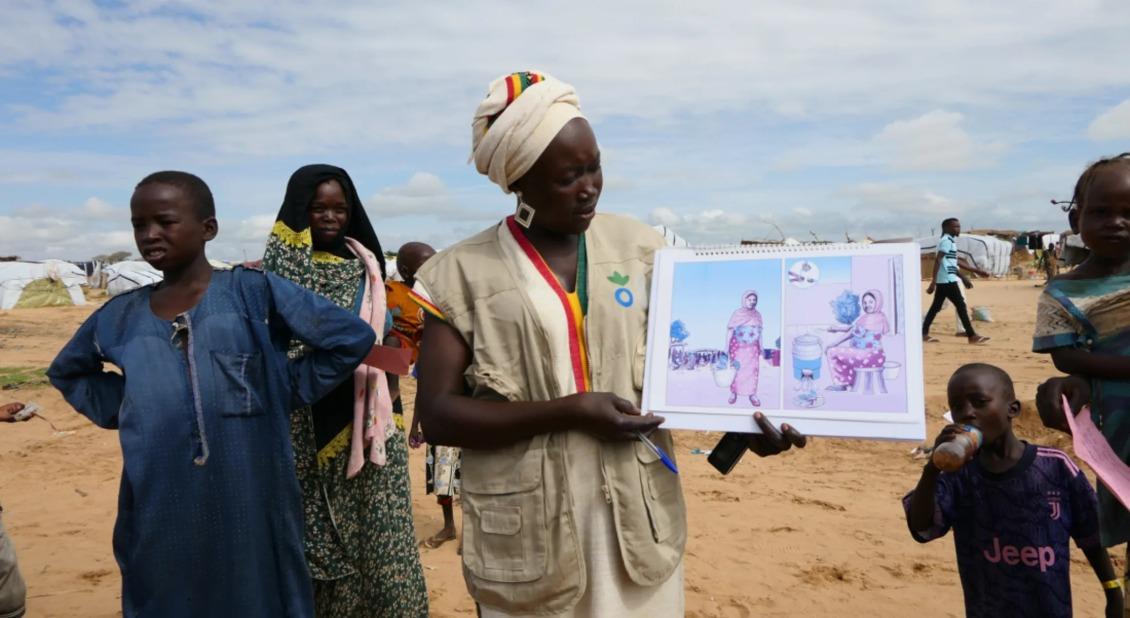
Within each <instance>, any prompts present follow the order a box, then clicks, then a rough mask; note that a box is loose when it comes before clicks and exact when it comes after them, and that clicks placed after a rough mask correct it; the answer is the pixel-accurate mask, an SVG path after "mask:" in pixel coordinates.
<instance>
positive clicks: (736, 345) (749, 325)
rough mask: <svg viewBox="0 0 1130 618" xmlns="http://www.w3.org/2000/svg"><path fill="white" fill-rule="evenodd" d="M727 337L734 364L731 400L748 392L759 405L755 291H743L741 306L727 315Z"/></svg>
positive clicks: (758, 330) (758, 316)
mask: <svg viewBox="0 0 1130 618" xmlns="http://www.w3.org/2000/svg"><path fill="white" fill-rule="evenodd" d="M726 334H727V338H728V339H729V353H730V363H731V364H732V365H733V367H734V368H735V372H734V381H733V382H731V383H730V403H731V404H733V403H735V402H737V400H738V396H739V395H742V396H748V397H749V402H750V403H751V404H753V405H755V406H759V405H761V400H760V399H758V398H757V380H758V377H759V376H760V374H761V313H759V312H758V311H757V292H755V291H753V290H749V291H747V292H746V293H745V294H742V306H741V307H740V308H739V309H738V310H737V311H735V312H734V314H733V315H731V316H730V323H729V324H727V325H726Z"/></svg>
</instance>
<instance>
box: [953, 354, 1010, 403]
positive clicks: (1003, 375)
mask: <svg viewBox="0 0 1130 618" xmlns="http://www.w3.org/2000/svg"><path fill="white" fill-rule="evenodd" d="M977 371H984V372H988V373H991V374H993V376H994V377H996V379H997V380H998V381H999V382H1000V383H1001V385H1002V386H1004V393H1005V395H1006V396H1008V398H1009V399H1016V386H1015V385H1014V384H1013V383H1012V376H1010V375H1008V372H1007V371H1005V370H1004V369H1001V368H1000V367H997V366H996V365H990V364H988V363H968V364H966V365H962V366H960V367H958V368H957V371H955V372H953V375H952V376H950V380H953V379H955V378H957V376H959V375H961V374H963V373H973V372H977Z"/></svg>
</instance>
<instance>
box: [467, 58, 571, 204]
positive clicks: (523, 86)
mask: <svg viewBox="0 0 1130 618" xmlns="http://www.w3.org/2000/svg"><path fill="white" fill-rule="evenodd" d="M583 117H584V116H582V115H581V107H580V100H579V99H577V93H576V92H575V91H574V90H573V87H572V86H570V85H569V84H566V83H565V82H562V81H558V80H556V79H554V78H553V77H551V76H549V75H546V74H545V73H535V72H533V71H526V72H522V73H512V74H510V75H506V76H503V77H500V78H498V79H496V80H494V82H492V83H491V85H490V91H489V92H488V93H487V96H486V98H485V99H483V102H482V103H480V104H479V108H478V109H476V110H475V119H474V120H473V121H472V122H471V145H472V150H471V159H472V160H473V161H474V162H475V169H477V170H479V173H480V174H486V176H487V177H488V178H490V179H491V181H492V182H494V183H495V184H496V185H498V186H499V187H502V190H503V191H504V192H506V193H510V185H512V184H514V182H515V181H516V180H518V179H519V178H521V177H522V176H524V175H525V174H526V172H528V171H530V168H531V167H533V166H534V163H536V162H537V160H538V157H540V156H541V153H543V152H545V149H546V147H548V146H549V143H550V142H552V141H553V138H554V137H557V134H558V133H559V132H560V131H561V129H562V128H563V127H564V126H565V124H566V123H568V122H569V121H570V120H572V119H574V118H583Z"/></svg>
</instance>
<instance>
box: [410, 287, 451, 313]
mask: <svg viewBox="0 0 1130 618" xmlns="http://www.w3.org/2000/svg"><path fill="white" fill-rule="evenodd" d="M408 297H409V298H411V299H412V302H414V303H416V304H417V305H420V308H421V309H423V310H424V312H426V313H429V314H431V315H432V317H436V318H439V319H441V320H443V321H445V322H446V321H447V318H446V317H445V316H444V315H443V311H440V308H439V307H437V306H436V304H435V303H434V302H432V296H431V294H429V293H428V289H427V288H426V287H424V283H423V282H422V281H420V280H419V279H417V280H416V284H415V285H413V286H412V290H411V291H409V292H408Z"/></svg>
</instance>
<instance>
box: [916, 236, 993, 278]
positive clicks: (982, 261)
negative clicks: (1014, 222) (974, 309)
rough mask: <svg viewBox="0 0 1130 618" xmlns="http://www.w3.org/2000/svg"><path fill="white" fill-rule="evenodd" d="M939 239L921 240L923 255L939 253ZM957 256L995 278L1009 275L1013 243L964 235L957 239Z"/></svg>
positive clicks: (986, 237) (990, 237)
mask: <svg viewBox="0 0 1130 618" xmlns="http://www.w3.org/2000/svg"><path fill="white" fill-rule="evenodd" d="M938 240H939V239H938V238H919V239H918V240H917V242H918V244H919V245H920V246H921V247H922V255H934V254H935V253H937V252H938ZM957 255H958V257H959V258H960V257H963V258H965V259H966V261H968V262H969V263H971V264H973V265H974V266H976V267H978V268H981V269H984V270H987V271H988V272H989V273H990V274H992V275H993V276H994V277H1004V276H1006V275H1008V271H1009V268H1011V267H1012V243H1010V242H1008V241H1005V240H1001V239H999V238H995V237H993V236H977V235H973V234H962V235H961V236H958V237H957Z"/></svg>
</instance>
